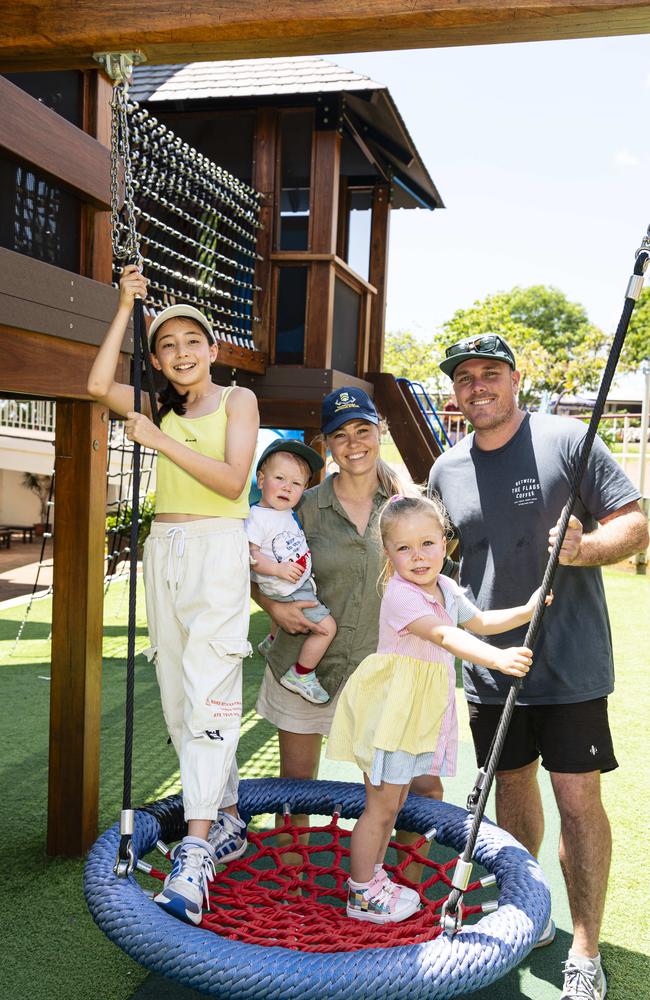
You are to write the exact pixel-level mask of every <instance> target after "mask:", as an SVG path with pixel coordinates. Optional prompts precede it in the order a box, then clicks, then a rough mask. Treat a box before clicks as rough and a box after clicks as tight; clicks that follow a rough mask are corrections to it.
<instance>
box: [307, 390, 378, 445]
mask: <svg viewBox="0 0 650 1000" xmlns="http://www.w3.org/2000/svg"><path fill="white" fill-rule="evenodd" d="M348 420H367V421H368V422H369V423H371V424H378V423H379V415H378V413H377V410H376V409H375V404H374V403H373V401H372V400H371V398H370V396H369V395H368V393H367V392H364V391H363V389H356V388H355V387H354V386H349V385H347V386H344V387H343V388H342V389H335V390H334V392H330V393H329V394H328V395H327V396H326V397H325V399H324V400H323V405H322V407H321V421H320V426H321V430H322V432H323V434H332V433H333V432H334V431H335V430H337V428H338V427H342V426H343V424H347V422H348Z"/></svg>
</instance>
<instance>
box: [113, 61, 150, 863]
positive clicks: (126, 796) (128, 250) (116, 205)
mask: <svg viewBox="0 0 650 1000" xmlns="http://www.w3.org/2000/svg"><path fill="white" fill-rule="evenodd" d="M132 65H133V62H132V61H130V60H129V59H128V58H127V57H123V58H122V59H120V60H119V62H118V63H117V64H115V63H111V64H109V63H108V61H107V63H106V66H107V71H108V72H109V73H110V74H111V75H112V76H113V98H112V101H111V109H112V119H111V242H112V246H113V255H114V257H115V259H116V260H120V261H123V262H127V261H130V262H133V263H135V264H136V265H138V266H139V265H140V264H141V261H142V256H141V254H140V242H139V237H138V232H137V228H136V213H135V206H134V185H133V174H132V170H131V150H130V145H129V122H128V99H127V95H128V77H129V76H130V72H131V68H132ZM120 162H121V163H122V164H123V169H124V206H123V209H122V212H121V213H120V202H119V176H118V170H119V163H120ZM122 219H123V220H124V221H122ZM143 362H144V366H145V381H146V384H147V392H148V395H149V403H150V407H151V416H152V419H153V421H154V422H155V424H156V425H158V424H159V422H160V421H159V418H158V402H157V399H156V391H155V387H154V380H153V368H152V365H151V359H150V357H149V345H148V342H147V328H146V323H145V318H144V303H143V301H142V299H141V298H139V297H136V299H135V301H134V304H133V409H134V411H135V412H136V413H141V412H142V365H143ZM140 453H141V447H140V444H139V443H138V442H137V441H134V442H133V458H132V475H131V528H130V552H129V619H128V630H127V654H126V704H125V725H124V771H123V790H122V811H121V815H120V842H119V847H118V855H117V858H116V861H115V868H114V871H115V874H116V875H118V876H119V877H122V878H125V877H126V876H127V875H130V874H131V872H132V871H133V868H134V865H135V856H134V852H133V846H132V836H133V829H134V810H133V808H132V804H131V784H132V773H133V712H134V691H135V639H136V611H137V582H138V577H137V570H138V535H139V531H140V517H139V512H140Z"/></svg>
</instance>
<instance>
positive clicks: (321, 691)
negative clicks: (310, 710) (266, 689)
mask: <svg viewBox="0 0 650 1000" xmlns="http://www.w3.org/2000/svg"><path fill="white" fill-rule="evenodd" d="M280 684H281V685H282V687H285V688H287V690H288V691H293V692H294V694H299V695H300V697H301V698H304V699H305V701H310V702H311V703H312V705H324V704H325V702H326V701H329V700H330V696H329V695H328V693H327V691H326V690H325V688H324V687H321V684H320V681H319V680H318V677H317V676H316V673H315V671H313V670H312V671H311V673H309V674H298V673H296V669H295V667H289V669H288V670H287V672H286V674H284V676H283V677H281V678H280Z"/></svg>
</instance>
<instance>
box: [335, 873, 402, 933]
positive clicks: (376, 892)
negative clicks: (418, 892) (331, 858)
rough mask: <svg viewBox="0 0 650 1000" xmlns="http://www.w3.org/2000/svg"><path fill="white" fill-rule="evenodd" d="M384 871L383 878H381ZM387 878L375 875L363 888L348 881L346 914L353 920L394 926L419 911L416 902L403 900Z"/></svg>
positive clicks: (397, 887)
mask: <svg viewBox="0 0 650 1000" xmlns="http://www.w3.org/2000/svg"><path fill="white" fill-rule="evenodd" d="M385 874H386V873H385V872H384V876H385ZM399 888H400V886H396V885H395V884H394V883H393V882H391V880H390V879H389V878H385V877H384V878H381V876H380V877H379V878H378V877H377V876H376V875H374V876H373V878H372V879H371V880H370V882H368V884H367V885H360V884H358V883H353V882H352V879H349V880H348V902H347V906H346V913H347V915H348V917H352V918H353V919H354V920H368V921H370V923H373V924H394V923H398V922H399V921H400V920H406V919H407V917H410V916H412V915H413V914H414V913H416V912H417V910H419V909H420V897H419V896H418V898H417V901H416V900H414V899H406V897H405V896H403V895H402V894H401V893H400V892H398V889H399Z"/></svg>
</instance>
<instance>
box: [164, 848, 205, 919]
mask: <svg viewBox="0 0 650 1000" xmlns="http://www.w3.org/2000/svg"><path fill="white" fill-rule="evenodd" d="M172 861H173V865H172V870H171V871H170V873H169V875H168V876H167V878H166V879H165V882H164V885H163V888H162V891H161V892H159V893H158V894H157V895H156V896H154V902H156V903H158V905H159V906H162V908H163V909H164V910H166V911H167V913H171V914H172V916H174V917H178V919H179V920H184V921H185V923H186V924H200V923H201V920H202V919H203V903H204V902H205V906H206V908H209V899H208V885H209V883H210V882H211V881H212V879H213V878H214V856H213V852H212V848H211V847H210V845H209V844H208V843H207V841H205V840H201V839H200V838H199V837H184V838H183V840H182V841H181V842H180V844H177V845H176V847H175V848H174V850H173V851H172Z"/></svg>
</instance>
